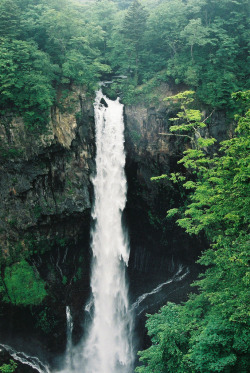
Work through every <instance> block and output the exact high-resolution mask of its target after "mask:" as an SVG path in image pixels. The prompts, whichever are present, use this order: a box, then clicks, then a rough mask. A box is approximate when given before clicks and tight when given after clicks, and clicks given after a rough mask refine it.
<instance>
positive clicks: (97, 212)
mask: <svg viewBox="0 0 250 373" xmlns="http://www.w3.org/2000/svg"><path fill="white" fill-rule="evenodd" d="M102 99H104V100H105V101H106V103H107V105H108V106H107V107H105V106H104V105H102V104H101V100H102ZM94 106H95V122H96V176H95V177H94V179H93V185H94V191H95V204H94V207H93V210H92V217H93V219H94V221H95V226H94V228H93V230H92V250H93V262H92V276H91V288H92V296H93V305H94V311H93V318H92V323H91V325H90V328H89V334H88V337H87V339H86V340H85V345H84V353H83V354H84V364H83V366H84V372H86V373H121V372H122V373H131V372H132V370H133V368H132V362H133V352H132V343H131V340H132V337H131V334H132V330H131V329H132V316H131V313H130V312H129V304H128V289H127V285H126V274H125V267H126V265H127V264H128V259H129V248H128V245H127V243H126V237H125V235H124V232H123V227H122V211H123V210H124V207H125V204H126V191H127V182H126V177H125V173H124V166H125V152H124V123H123V105H121V104H120V103H119V100H118V99H117V100H116V101H111V100H109V99H108V98H107V97H105V96H103V94H102V92H101V91H98V92H97V96H96V101H95V105H94Z"/></svg>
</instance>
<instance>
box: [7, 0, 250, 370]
mask: <svg viewBox="0 0 250 373" xmlns="http://www.w3.org/2000/svg"><path fill="white" fill-rule="evenodd" d="M249 13H250V12H249V1H248V0H220V1H218V0H140V1H139V0H92V1H91V0H85V1H83V0H82V1H80V0H78V1H76V0H0V118H1V119H3V123H4V120H5V119H6V118H10V117H11V116H13V115H14V116H19V117H22V118H23V120H24V123H25V126H26V128H27V131H30V133H32V134H34V133H37V134H42V133H46V130H47V128H48V124H49V121H50V110H51V107H52V106H53V105H56V106H58V107H62V101H60V100H62V99H65V98H66V97H68V96H70V93H71V90H72V87H75V86H81V87H84V90H85V92H86V94H87V96H89V97H93V95H94V92H95V91H96V90H97V89H98V84H99V82H100V81H110V80H112V84H111V85H108V87H107V88H105V90H106V94H107V95H108V96H109V97H111V98H116V97H117V96H118V95H119V96H120V98H121V101H122V103H123V104H124V105H125V106H126V105H128V106H129V105H135V104H141V105H142V104H143V105H147V106H154V105H156V106H157V104H158V101H159V97H158V93H157V92H158V87H161V85H162V84H168V85H169V86H171V87H178V89H179V91H180V92H178V93H176V94H175V95H173V96H170V97H167V95H166V98H164V100H165V102H167V104H168V105H172V106H173V107H174V108H175V113H176V115H174V116H172V117H171V118H170V119H169V121H170V123H171V126H170V130H169V136H171V135H175V136H176V137H180V138H181V137H184V138H185V139H186V141H187V142H188V144H190V146H188V147H186V150H185V151H184V153H183V154H182V155H181V156H180V157H179V160H178V164H179V165H180V168H179V169H180V171H178V172H173V173H170V174H163V175H157V176H156V175H151V176H152V180H151V182H152V183H154V184H155V185H156V186H157V185H158V184H159V183H164V182H165V183H167V184H168V185H172V187H173V188H175V187H176V188H177V187H178V189H179V190H182V192H183V195H185V201H184V203H177V205H176V206H172V207H171V209H169V210H168V211H166V216H167V219H166V224H168V220H169V219H174V221H176V224H177V225H178V226H179V227H181V228H182V229H183V230H184V231H185V232H186V233H187V234H188V235H190V236H191V237H195V236H197V237H199V238H200V242H201V247H200V252H201V254H200V258H199V260H198V263H199V264H200V268H201V273H200V275H199V278H198V279H197V280H196V281H195V282H194V283H193V285H192V286H193V287H194V288H193V292H192V293H191V294H190V295H189V299H188V300H187V301H186V302H183V303H181V304H175V303H173V302H169V303H167V304H166V305H165V306H163V307H162V308H161V309H160V310H159V312H158V313H155V314H152V315H147V322H146V328H147V331H148V335H149V337H150V339H151V346H150V347H149V348H147V349H145V350H143V351H139V352H138V355H139V362H138V366H137V367H136V368H135V372H138V373H153V372H155V373H165V372H169V373H189V372H190V373H210V372H211V373H212V372H225V373H229V372H230V373H231V372H232V373H233V372H240V373H247V372H248V371H249V369H250V363H249V348H250V336H249V311H250V306H249V299H250V293H249V282H250V277H249V274H250V272H249V215H250V214H249V212H250V206H249V202H250V187H249V176H250V170H249V160H250V138H249V130H250V91H249V89H250V84H249V56H248V47H249ZM58 91H60V96H59V95H58ZM204 110H205V111H206V112H208V113H213V112H219V113H221V112H223V113H225V116H226V122H227V124H228V127H229V125H231V124H232V125H233V128H234V129H233V131H232V132H231V136H230V138H227V139H226V140H223V141H221V142H218V141H217V140H216V139H215V138H213V137H211V136H207V132H206V127H207V125H208V124H209V120H210V118H209V116H208V117H206V118H205V117H204ZM13 157H14V158H15V157H16V158H18V157H19V153H18V150H17V149H11V148H9V149H7V148H6V144H5V143H3V140H2V139H1V138H0V163H1V165H2V164H3V163H4V162H8V161H10V160H11V159H12V158H13ZM164 224H165V223H164ZM202 240H203V241H202ZM202 242H203V243H202ZM60 244H62V246H63V245H64V243H63V242H60ZM46 245H47V244H46ZM202 245H204V246H202ZM29 249H30V252H32V254H33V250H36V248H32V245H31V244H30V245H29ZM42 249H43V248H42ZM13 250H16V251H17V252H18V255H19V260H18V263H17V261H16V260H15V261H13V260H12V259H11V258H9V257H8V256H7V257H6V256H5V255H4V247H1V252H2V253H1V257H0V264H1V278H0V297H1V302H2V303H3V304H4V303H13V304H19V305H21V306H24V307H32V306H33V305H37V304H41V303H42V302H43V300H44V298H45V297H46V295H47V293H46V286H45V283H44V281H43V280H42V279H41V278H37V277H36V276H35V275H34V272H33V271H32V270H31V266H30V263H29V260H28V258H29V255H31V254H29V252H27V250H25V252H24V253H22V247H21V246H20V245H19V247H18V248H15V249H13ZM44 250H45V251H46V250H47V248H46V249H44ZM65 281H66V280H65ZM26 282H27V284H29V285H27V287H26V288H25V287H22V286H20V284H25V283H26ZM26 289H28V290H26ZM8 369H9V370H8ZM15 369H16V367H15V365H14V363H10V364H5V365H2V366H0V372H14V371H15Z"/></svg>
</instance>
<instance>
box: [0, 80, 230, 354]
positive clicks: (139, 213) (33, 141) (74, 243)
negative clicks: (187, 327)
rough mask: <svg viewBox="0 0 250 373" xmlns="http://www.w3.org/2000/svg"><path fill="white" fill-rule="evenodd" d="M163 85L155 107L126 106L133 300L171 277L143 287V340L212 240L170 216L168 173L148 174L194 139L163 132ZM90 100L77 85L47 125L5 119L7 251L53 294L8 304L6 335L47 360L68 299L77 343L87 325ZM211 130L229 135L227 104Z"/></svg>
mask: <svg viewBox="0 0 250 373" xmlns="http://www.w3.org/2000/svg"><path fill="white" fill-rule="evenodd" d="M161 91H162V93H163V95H162V97H161V98H160V100H159V104H158V106H157V107H146V106H145V105H135V106H126V107H125V112H124V114H125V124H126V131H125V137H126V152H127V163H126V173H127V178H128V202H127V207H126V210H125V216H124V219H125V220H126V225H127V227H128V231H129V236H130V244H131V258H130V262H129V271H128V275H129V278H130V284H131V285H130V288H131V303H135V302H136V301H137V300H138V297H140V296H141V295H142V294H148V293H149V292H150V291H152V290H153V289H154V288H155V287H157V285H159V284H160V283H164V282H165V281H166V280H167V279H171V278H174V280H173V281H172V285H171V287H167V289H166V291H165V292H164V293H161V294H159V295H158V297H157V298H156V296H155V295H153V298H152V297H151V296H146V297H145V299H146V298H147V299H148V300H149V301H148V302H147V300H145V301H144V300H143V302H144V303H143V302H142V303H140V304H139V305H138V307H137V309H136V312H135V313H136V314H137V315H138V318H137V330H138V334H141V335H140V338H139V342H138V345H139V346H142V345H144V346H145V345H147V343H148V341H147V339H146V337H145V331H142V330H144V327H143V325H144V322H145V312H155V311H156V310H157V309H158V308H159V307H160V306H161V305H162V304H164V302H165V301H166V300H172V301H177V302H178V301H182V300H185V299H186V296H187V293H188V291H189V284H190V282H191V281H192V280H193V279H194V278H195V277H196V275H197V271H198V269H197V266H196V265H195V264H194V263H195V260H196V258H197V256H198V255H199V252H200V250H201V249H202V248H203V247H204V245H205V243H204V242H203V240H202V237H201V238H200V241H199V239H198V240H197V239H196V240H193V239H190V237H188V236H187V235H186V234H185V233H184V232H183V231H182V230H180V229H179V228H178V227H177V226H176V225H175V223H174V221H169V220H168V221H167V220H166V218H165V216H166V211H167V210H168V209H169V208H171V207H172V206H173V205H174V204H176V203H181V199H183V198H185V196H184V195H182V192H181V191H180V190H178V189H176V188H173V186H172V185H171V184H170V183H167V182H166V181H162V182H159V183H156V182H152V181H150V178H151V177H152V176H157V175H160V174H162V173H164V174H165V173H168V172H173V171H176V170H178V169H179V167H180V166H178V165H177V161H178V159H180V157H181V154H182V152H183V150H184V149H186V148H187V147H188V146H189V144H188V143H187V142H185V141H183V140H182V139H180V138H177V137H175V136H165V135H160V133H167V132H169V122H168V118H169V117H171V116H172V115H173V109H172V108H171V107H170V106H168V105H167V104H166V103H165V102H164V101H163V97H165V96H167V95H171V94H173V93H175V92H174V91H171V90H170V88H169V87H167V86H165V87H163V88H161ZM58 95H59V96H60V93H58ZM59 98H60V97H59ZM92 103H93V98H91V97H86V95H85V93H84V92H83V91H80V90H79V89H77V88H75V89H73V91H72V92H71V95H70V98H68V99H66V100H65V101H64V102H63V105H61V106H60V109H59V107H54V108H53V109H52V111H51V121H50V123H49V125H48V128H47V130H46V131H44V132H43V133H42V134H41V133H36V131H35V130H33V131H30V130H29V129H28V128H26V127H25V124H24V123H23V121H22V119H21V118H2V119H1V126H0V137H1V143H0V145H1V150H2V155H3V156H2V158H1V161H0V173H1V181H0V183H1V185H0V193H1V200H0V204H1V206H0V209H1V217H0V218H1V219H0V242H1V243H0V246H1V255H2V260H3V259H6V258H9V257H10V258H11V261H12V262H13V263H14V262H17V261H19V260H20V257H21V256H25V258H26V260H27V262H28V263H29V264H30V265H31V266H32V268H33V270H34V272H35V273H36V275H37V276H38V277H40V278H42V279H43V280H44V281H45V282H46V291H47V297H46V298H45V299H44V301H43V303H42V304H40V305H37V306H33V307H32V308H29V307H24V306H22V305H10V304H9V303H6V304H4V305H3V306H2V309H1V311H2V312H1V316H0V330H1V340H0V342H2V343H6V344H8V343H9V344H12V345H14V347H15V348H17V349H18V348H20V349H21V347H22V346H25V349H26V351H27V352H30V353H31V354H37V355H39V356H42V357H43V356H46V359H48V360H50V359H52V360H53V358H54V356H55V355H58V354H60V353H63V351H64V348H65V345H66V327H65V325H66V315H65V308H66V306H67V305H69V306H70V307H71V311H72V316H73V321H74V326H75V327H74V330H73V342H77V341H78V340H79V339H80V337H81V335H82V332H83V330H82V325H83V319H82V314H83V312H82V309H83V306H84V304H85V303H86V300H87V298H88V295H89V266H90V264H89V263H90V249H89V241H90V237H89V232H90V208H91V202H92V201H91V200H92V186H91V182H90V176H91V174H92V173H93V172H94V168H95V165H94V155H95V145H94V144H95V141H94V136H95V134H94V114H93V105H92ZM229 130H230V129H229ZM208 133H209V134H211V135H212V136H214V137H216V138H217V139H218V140H221V139H222V138H224V137H226V136H228V135H229V133H228V130H227V129H226V119H225V116H224V113H214V114H213V115H212V117H211V120H210V123H209V127H208ZM187 269H188V271H186V270H187ZM178 271H183V272H182V273H183V274H185V273H186V275H185V276H184V278H183V279H180V280H179V278H178V280H176V277H175V275H176V273H179V272H178ZM185 271H186V272H185ZM2 277H4V265H3V266H2ZM31 342H32V343H31Z"/></svg>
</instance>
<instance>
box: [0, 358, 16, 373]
mask: <svg viewBox="0 0 250 373" xmlns="http://www.w3.org/2000/svg"><path fill="white" fill-rule="evenodd" d="M16 367H17V363H15V362H14V360H10V364H3V365H1V366H0V372H1V373H12V372H14V371H15V370H16Z"/></svg>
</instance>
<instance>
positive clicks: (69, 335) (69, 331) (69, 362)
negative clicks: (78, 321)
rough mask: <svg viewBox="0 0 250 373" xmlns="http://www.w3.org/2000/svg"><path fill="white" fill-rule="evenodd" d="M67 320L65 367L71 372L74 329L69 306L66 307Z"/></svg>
mask: <svg viewBox="0 0 250 373" xmlns="http://www.w3.org/2000/svg"><path fill="white" fill-rule="evenodd" d="M66 320H67V346H66V357H65V367H66V369H65V370H66V371H68V372H70V371H71V370H73V356H72V353H73V351H72V331H73V320H72V316H71V312H70V308H69V306H67V307H66Z"/></svg>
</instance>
